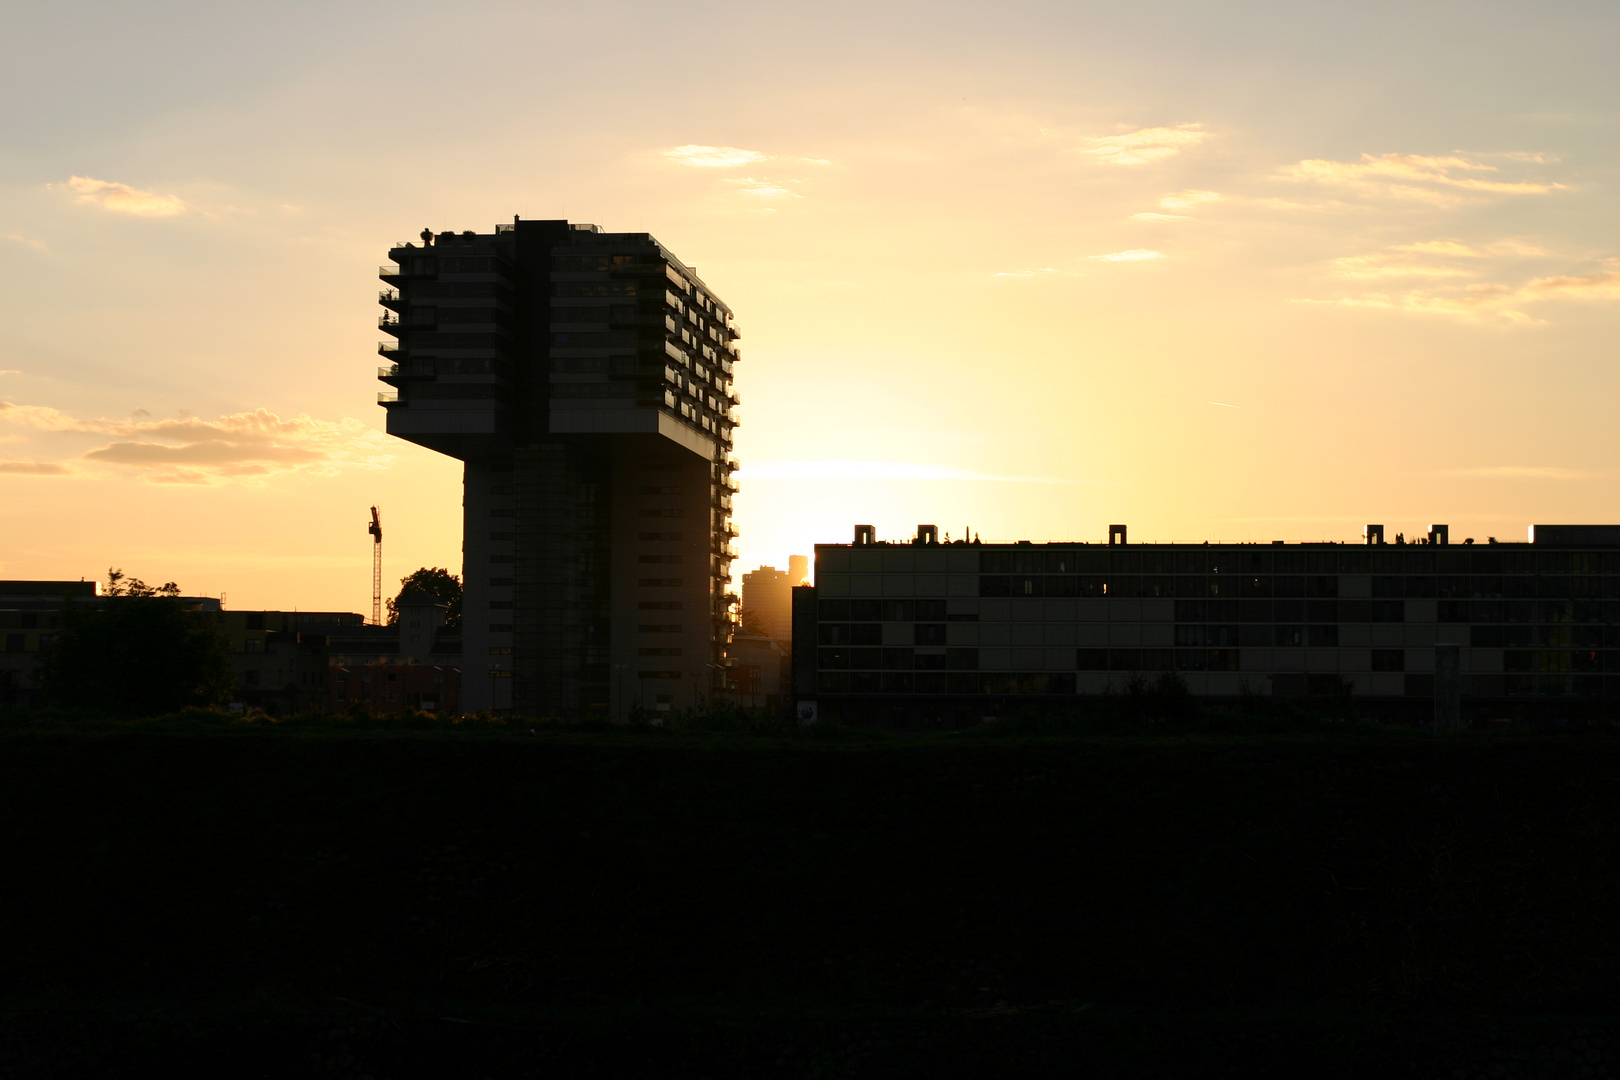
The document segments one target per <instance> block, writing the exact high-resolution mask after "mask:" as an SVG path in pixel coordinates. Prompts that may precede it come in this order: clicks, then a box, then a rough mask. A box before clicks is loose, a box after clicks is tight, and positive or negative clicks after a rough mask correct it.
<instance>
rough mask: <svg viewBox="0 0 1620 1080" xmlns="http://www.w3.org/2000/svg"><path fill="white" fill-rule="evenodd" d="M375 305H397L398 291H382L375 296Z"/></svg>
mask: <svg viewBox="0 0 1620 1080" xmlns="http://www.w3.org/2000/svg"><path fill="white" fill-rule="evenodd" d="M377 303H379V304H397V303H399V291H398V290H397V289H384V290H383V291H382V292H380V293H378V294H377Z"/></svg>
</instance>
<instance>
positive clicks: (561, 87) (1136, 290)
mask: <svg viewBox="0 0 1620 1080" xmlns="http://www.w3.org/2000/svg"><path fill="white" fill-rule="evenodd" d="M0 41H3V42H4V43H5V46H6V49H5V51H6V57H7V59H6V63H5V65H4V66H3V67H0V87H3V93H0V112H3V114H4V123H3V124H0V147H3V153H0V304H3V305H4V309H3V316H4V317H3V321H0V402H4V404H0V500H3V507H4V509H3V511H0V577H5V578H70V579H78V578H80V577H98V576H101V575H103V574H104V573H105V571H106V569H107V567H108V566H113V565H116V566H122V567H123V568H124V569H125V570H126V571H129V572H131V573H134V574H137V575H139V576H142V577H144V578H146V579H147V580H149V581H150V580H157V581H162V580H167V579H174V580H176V581H178V582H179V583H180V584H181V586H182V587H183V588H184V589H185V590H186V591H187V592H188V593H191V594H210V595H218V594H220V593H226V594H228V600H227V602H228V604H229V606H231V607H233V608H256V607H271V608H292V607H298V608H302V609H306V610H307V609H334V608H335V609H339V610H351V611H365V610H369V603H370V599H369V593H370V540H369V537H367V535H366V532H365V524H366V520H367V510H366V508H367V507H368V506H369V505H371V504H372V503H376V504H378V505H380V506H381V507H382V513H383V523H384V528H385V530H386V535H387V542H386V554H387V559H386V566H385V573H386V575H387V577H388V579H389V580H390V581H391V582H392V581H396V580H397V579H398V578H399V577H400V576H401V575H403V574H405V573H407V572H408V571H410V570H412V569H414V568H416V567H418V566H421V565H425V564H426V565H440V566H449V567H451V568H453V569H456V570H457V571H459V568H460V552H459V544H460V517H459V513H460V506H459V502H460V493H459V478H460V472H459V463H457V462H455V461H453V460H450V459H447V458H443V457H440V456H438V455H435V454H433V453H431V452H429V451H427V450H424V449H421V448H419V447H416V446H413V445H410V444H407V443H404V442H400V441H398V440H394V439H390V438H388V437H387V436H386V435H384V434H382V433H381V430H380V429H381V428H382V426H383V423H384V421H383V416H382V410H381V409H380V408H378V407H377V406H376V405H375V399H376V393H377V391H378V390H379V389H384V387H382V386H381V385H380V384H378V383H377V382H376V381H375V372H376V368H377V364H378V363H379V359H378V357H377V356H376V355H375V347H376V342H377V340H378V337H379V335H378V332H377V330H376V326H375V323H376V318H377V315H378V313H379V310H380V309H379V308H378V307H377V304H376V295H377V291H378V289H379V288H380V287H381V285H380V283H379V282H378V281H377V279H376V276H375V275H376V268H377V266H378V265H379V264H380V263H382V262H384V261H386V255H387V250H388V247H389V246H390V244H391V242H393V241H396V240H403V239H406V238H408V237H414V235H415V234H416V233H417V232H419V231H420V230H421V229H422V228H423V227H424V226H427V227H431V228H433V229H435V230H443V229H455V230H462V229H477V230H479V231H488V230H489V229H490V228H491V227H492V226H493V225H494V224H495V223H496V222H499V221H510V220H511V218H512V215H513V214H520V215H522V216H523V217H525V218H548V217H567V218H569V219H571V220H575V221H588V222H596V223H598V224H600V225H602V226H604V227H605V228H606V229H608V230H610V231H636V232H643V231H644V232H651V233H652V234H653V235H654V236H656V237H657V238H658V239H659V240H660V241H662V242H663V243H664V244H665V245H666V246H668V247H669V248H670V249H671V250H673V251H674V252H675V253H676V254H677V255H679V256H680V257H681V258H682V259H683V260H685V261H686V262H687V263H689V264H692V265H695V266H696V267H697V269H698V272H699V274H700V275H701V276H702V277H703V278H704V280H705V281H706V282H707V283H708V284H709V285H710V286H712V287H713V288H714V290H715V291H716V292H717V293H718V294H719V295H720V296H721V297H723V298H724V299H725V300H726V302H727V303H728V304H730V306H731V307H732V308H733V309H734V310H735V312H736V313H737V318H738V321H739V324H740V327H741V330H742V333H743V339H742V343H741V344H742V348H743V353H742V356H743V362H742V363H741V364H739V365H738V369H737V370H738V380H737V382H738V389H739V390H740V392H741V395H742V399H743V406H742V421H743V423H742V427H741V428H740V430H739V437H738V446H737V449H738V454H739V456H740V457H741V458H742V460H743V463H744V471H743V474H742V476H743V489H742V494H741V496H740V498H739V500H738V524H739V527H740V530H741V534H742V535H741V538H740V541H739V546H740V548H741V550H742V556H743V557H742V561H741V562H740V563H739V564H738V566H737V568H736V569H737V572H738V573H739V574H740V572H741V571H742V570H745V569H751V568H752V567H754V566H755V565H758V564H760V563H772V564H774V565H776V566H778V567H784V566H785V565H786V558H787V556H788V555H789V554H790V553H796V552H808V550H809V548H810V546H811V545H812V544H814V543H816V542H818V541H819V542H829V541H831V542H844V541H847V540H848V539H849V537H850V528H851V525H852V524H854V523H856V522H870V523H873V524H875V525H876V526H877V528H878V534H879V537H880V538H892V537H895V536H899V535H909V534H910V533H911V532H912V530H913V528H914V526H915V525H916V524H917V523H919V522H928V523H935V524H938V525H939V526H940V528H941V529H943V530H947V531H949V532H950V534H951V535H952V536H953V537H956V536H959V535H961V532H962V530H963V528H964V527H967V526H971V527H972V528H973V529H974V530H975V531H976V532H979V533H982V535H983V537H984V538H985V539H986V540H992V539H994V540H1017V539H1030V540H1035V541H1047V540H1071V539H1072V540H1091V541H1100V540H1105V539H1106V529H1107V526H1108V524H1109V523H1111V522H1123V523H1128V524H1129V526H1130V529H1131V534H1130V536H1131V539H1132V540H1133V541H1156V540H1159V541H1169V540H1177V541H1197V540H1204V539H1209V540H1220V541H1249V540H1257V541H1269V540H1272V539H1285V540H1324V539H1327V540H1354V539H1356V538H1357V537H1358V536H1359V533H1360V529H1361V526H1362V524H1364V523H1367V522H1381V523H1384V524H1385V525H1386V528H1387V529H1388V531H1389V534H1390V535H1391V536H1393V535H1394V533H1395V532H1397V531H1404V532H1406V533H1407V534H1408V535H1411V534H1413V533H1414V532H1421V531H1422V530H1423V528H1424V527H1425V526H1426V525H1428V524H1429V523H1431V522H1446V523H1449V524H1450V525H1451V535H1452V536H1453V537H1454V538H1456V539H1461V538H1463V537H1467V536H1473V537H1477V538H1479V539H1480V540H1483V539H1484V538H1485V537H1486V536H1488V535H1491V536H1497V537H1500V538H1503V539H1513V540H1519V539H1523V538H1524V535H1525V526H1526V525H1528V524H1530V523H1532V522H1537V521H1540V522H1563V521H1582V522H1614V521H1620V504H1617V498H1616V497H1617V495H1620V459H1617V452H1620V425H1617V424H1616V422H1615V412H1616V402H1617V400H1620V365H1617V363H1616V357H1617V345H1620V341H1617V338H1620V335H1617V333H1616V316H1617V314H1620V303H1617V301H1620V240H1617V220H1616V219H1617V212H1616V211H1617V207H1620V200H1617V198H1616V184H1617V181H1620V150H1617V148H1620V142H1617V138H1616V135H1617V131H1616V124H1615V118H1616V111H1617V104H1620V85H1617V82H1620V80H1617V79H1616V76H1615V72H1616V71H1617V70H1620V64H1617V63H1616V46H1617V43H1620V9H1617V8H1616V7H1615V6H1614V5H1613V4H1612V3H1597V2H1590V3H1587V2H1558V0H1541V2H1538V3H1528V2H1520V3H1491V2H1483V0H1474V2H1469V3H1425V2H1421V0H1418V2H1413V0H1403V2H1401V3H1377V2H1371V3H1369V2H1361V3H1354V4H1351V3H1332V4H1328V3H1311V2H1301V0H1291V2H1286V3H1283V2H1276V3H1272V2H1248V3H1220V2H1211V0H1200V2H1196V3H1191V2H1187V3H1162V2H1138V3H1130V4H1125V3H1109V4H1100V3H1087V2H1076V0H1064V2H1061V3H1059V2H1050V3H1048V2H1029V0H1024V2H1018V0H1012V2H1008V0H1003V2H1001V3H996V4H990V3H983V2H979V3H954V2H932V3H883V2H878V3H871V2H868V3H860V4H856V3H845V2H832V3H827V2H823V3H817V4H794V5H788V4H779V3H768V2H759V0H755V2H752V3H746V4H745V3H718V2H709V3H706V2H701V0H698V2H692V3H686V4H679V5H674V4H663V3H657V4H655V3H644V2H600V0H599V2H595V3H578V2H574V3H567V4H562V3H557V4H552V3H485V2H477V0H471V2H460V3H455V4H444V3H432V4H429V3H420V2H416V0H388V2H386V3H383V2H377V3H369V2H368V3H355V2H344V0H323V2H321V3H303V2H288V0H283V2H282V3H280V4H276V5H267V4H255V5H246V4H233V3H219V2H218V0H213V2H210V3H164V2H147V3H142V4H127V3H124V4H112V3H77V2H72V0H65V2H58V3H53V4H49V5H46V4H10V5H6V6H4V7H0Z"/></svg>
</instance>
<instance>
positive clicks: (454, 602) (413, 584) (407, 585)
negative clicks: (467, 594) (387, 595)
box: [388, 566, 461, 630]
mask: <svg viewBox="0 0 1620 1080" xmlns="http://www.w3.org/2000/svg"><path fill="white" fill-rule="evenodd" d="M412 589H420V590H421V591H422V592H425V593H427V594H428V595H429V596H431V597H433V599H435V600H437V601H438V602H439V603H441V604H444V605H446V606H448V607H449V609H450V610H449V612H448V613H447V615H446V616H445V620H444V625H445V628H446V629H449V630H454V629H456V628H457V627H459V626H460V625H461V578H459V577H457V576H456V575H455V574H452V573H451V572H450V571H448V570H446V569H444V568H443V567H441V566H424V567H422V569H420V570H417V571H414V572H413V573H410V574H407V575H405V576H404V577H402V578H400V579H399V595H398V596H394V597H392V598H391V599H390V600H389V601H388V625H389V626H393V625H394V624H395V623H397V622H399V597H400V596H404V595H405V594H406V593H408V592H410V591H411V590H412Z"/></svg>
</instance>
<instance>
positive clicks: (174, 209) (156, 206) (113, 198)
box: [51, 176, 186, 217]
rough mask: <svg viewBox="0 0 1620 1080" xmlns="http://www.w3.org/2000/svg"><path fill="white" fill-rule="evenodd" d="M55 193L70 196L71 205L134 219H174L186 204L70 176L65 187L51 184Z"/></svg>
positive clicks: (112, 183)
mask: <svg viewBox="0 0 1620 1080" xmlns="http://www.w3.org/2000/svg"><path fill="white" fill-rule="evenodd" d="M51 187H53V188H55V189H57V190H59V191H60V190H67V191H71V192H73V193H74V194H75V195H76V196H77V197H76V198H75V199H74V201H75V202H80V203H85V204H87V205H90V206H99V207H101V209H103V210H109V211H112V212H113V213H115V214H133V215H135V216H136V217H174V216H175V215H176V214H183V213H185V212H186V204H185V201H184V200H183V199H181V198H180V196H178V195H162V194H159V193H158V192H155V191H142V190H141V189H140V188H134V187H130V186H129V185H128V184H120V183H117V182H115V181H112V180H93V179H91V178H90V177H88V176H71V177H69V178H68V181H67V183H66V184H52V185H51Z"/></svg>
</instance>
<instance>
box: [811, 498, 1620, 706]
mask: <svg viewBox="0 0 1620 1080" xmlns="http://www.w3.org/2000/svg"><path fill="white" fill-rule="evenodd" d="M1448 534H1449V530H1448V529H1447V527H1446V526H1443V525H1437V526H1431V528H1430V530H1429V532H1428V534H1427V535H1425V536H1422V537H1420V538H1419V539H1418V541H1417V542H1414V543H1406V542H1404V537H1403V538H1401V539H1402V541H1403V542H1401V543H1385V542H1384V535H1383V528H1382V526H1377V525H1372V526H1368V527H1367V530H1366V532H1365V536H1364V539H1365V541H1366V542H1364V543H1354V544H1331V543H1323V544H1284V543H1275V544H1240V545H1231V544H1130V543H1127V542H1126V536H1127V533H1126V529H1125V527H1124V526H1114V527H1113V528H1112V529H1111V530H1110V542H1109V543H1107V544H1100V543H1098V544H1082V543H1048V544H1032V543H1029V542H1022V543H1013V544H984V543H977V542H975V543H962V542H956V543H943V544H942V543H940V542H939V541H938V532H937V530H936V529H934V528H933V527H932V526H920V527H919V529H918V533H917V536H916V537H915V538H914V539H911V540H908V541H905V542H900V543H883V542H879V541H878V540H877V539H876V537H875V533H874V531H873V530H872V529H871V527H869V526H857V527H856V535H855V541H854V543H852V544H821V545H817V546H816V549H815V551H816V555H815V560H816V571H815V585H814V586H813V587H802V588H799V589H796V590H795V596H794V613H793V618H794V647H793V652H794V692H795V696H796V698H798V699H799V700H800V701H801V702H803V703H806V704H808V703H809V702H811V701H814V702H816V703H817V704H818V711H819V714H820V715H830V716H846V717H850V718H857V719H859V718H876V719H883V718H895V719H902V720H905V719H910V720H916V721H930V720H937V721H939V722H953V721H956V720H960V719H963V718H965V717H970V716H971V715H974V714H977V713H982V712H986V711H995V710H994V707H1001V706H1006V707H1017V706H1020V705H1022V706H1026V707H1028V706H1038V705H1042V704H1044V705H1046V706H1055V707H1058V708H1063V707H1067V706H1072V705H1073V704H1074V703H1075V702H1076V699H1077V698H1081V697H1084V696H1086V695H1099V694H1107V693H1111V692H1112V693H1122V692H1126V691H1128V690H1129V689H1130V688H1131V686H1132V684H1133V683H1134V684H1136V685H1140V684H1141V681H1142V680H1152V679H1156V678H1157V677H1158V675H1159V674H1160V673H1163V672H1174V673H1176V674H1177V675H1178V676H1179V677H1180V678H1181V679H1183V680H1184V681H1185V683H1186V685H1187V687H1188V689H1189V690H1190V691H1191V692H1192V693H1193V694H1196V695H1201V696H1208V697H1214V698H1233V697H1237V696H1239V695H1242V694H1245V693H1248V694H1261V695H1275V696H1278V697H1290V698H1310V697H1336V696H1346V695H1347V696H1350V697H1352V698H1358V699H1377V701H1379V702H1381V703H1385V704H1388V705H1390V706H1392V708H1393V711H1397V712H1399V711H1402V709H1403V708H1404V710H1405V711H1407V712H1413V713H1419V712H1421V711H1422V710H1424V709H1426V708H1431V707H1432V700H1433V697H1434V694H1435V679H1436V657H1437V655H1444V654H1446V650H1444V649H1443V647H1444V646H1447V645H1454V646H1456V647H1457V651H1456V652H1452V653H1450V654H1449V655H1451V656H1455V657H1457V660H1458V663H1459V671H1458V676H1459V678H1460V682H1461V695H1462V701H1463V705H1464V707H1465V708H1466V709H1467V711H1468V712H1469V713H1470V714H1471V715H1473V716H1475V717H1481V716H1484V717H1495V716H1498V715H1502V716H1512V715H1516V714H1518V713H1522V712H1524V711H1525V709H1526V706H1527V705H1529V704H1530V703H1540V704H1539V706H1537V707H1538V708H1540V711H1542V712H1546V711H1547V710H1548V709H1551V710H1552V711H1554V712H1558V711H1560V710H1563V711H1566V712H1575V713H1601V712H1603V711H1604V710H1608V711H1611V712H1617V713H1620V526H1609V525H1537V526H1534V527H1532V529H1531V536H1530V540H1529V541H1528V542H1525V543H1497V542H1495V541H1494V540H1492V541H1490V542H1488V543H1478V544H1476V543H1474V542H1473V541H1472V540H1469V541H1468V542H1466V543H1460V544H1453V543H1450V542H1449V540H1450V538H1449V535H1448ZM1437 646H1441V647H1442V649H1440V650H1438V651H1437ZM1441 662H1442V663H1446V662H1448V661H1445V660H1442V661H1441ZM801 711H803V710H802V709H801Z"/></svg>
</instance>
